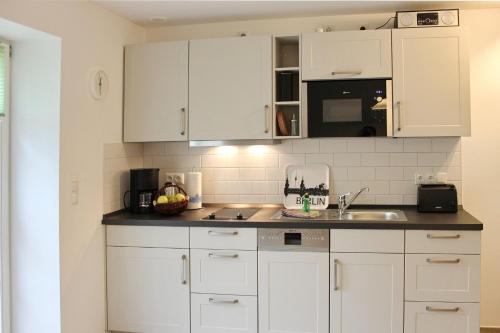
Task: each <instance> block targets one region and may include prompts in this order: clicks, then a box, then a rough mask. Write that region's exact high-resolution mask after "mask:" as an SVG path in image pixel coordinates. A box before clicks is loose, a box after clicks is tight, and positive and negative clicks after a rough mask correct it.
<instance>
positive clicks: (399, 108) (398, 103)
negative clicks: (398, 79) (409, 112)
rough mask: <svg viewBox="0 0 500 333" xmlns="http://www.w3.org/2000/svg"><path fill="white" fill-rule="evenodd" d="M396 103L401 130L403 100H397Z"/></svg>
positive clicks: (399, 128) (399, 130) (399, 129)
mask: <svg viewBox="0 0 500 333" xmlns="http://www.w3.org/2000/svg"><path fill="white" fill-rule="evenodd" d="M396 105H397V107H398V132H401V102H400V101H397V102H396Z"/></svg>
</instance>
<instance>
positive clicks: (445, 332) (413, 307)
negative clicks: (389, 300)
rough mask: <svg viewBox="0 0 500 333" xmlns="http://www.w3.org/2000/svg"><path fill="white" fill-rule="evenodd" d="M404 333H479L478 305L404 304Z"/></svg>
mask: <svg viewBox="0 0 500 333" xmlns="http://www.w3.org/2000/svg"><path fill="white" fill-rule="evenodd" d="M404 332H405V333H479V304H478V303H429V302H406V303H405V328H404Z"/></svg>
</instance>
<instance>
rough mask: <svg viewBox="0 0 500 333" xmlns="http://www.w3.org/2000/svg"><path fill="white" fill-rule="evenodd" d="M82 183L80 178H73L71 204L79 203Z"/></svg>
mask: <svg viewBox="0 0 500 333" xmlns="http://www.w3.org/2000/svg"><path fill="white" fill-rule="evenodd" d="M79 187H80V184H79V182H78V180H73V181H72V182H71V204H72V205H78V199H79V195H80V189H79Z"/></svg>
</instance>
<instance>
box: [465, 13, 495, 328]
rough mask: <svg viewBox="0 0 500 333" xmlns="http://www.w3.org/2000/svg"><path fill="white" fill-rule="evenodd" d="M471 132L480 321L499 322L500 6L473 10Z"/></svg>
mask: <svg viewBox="0 0 500 333" xmlns="http://www.w3.org/2000/svg"><path fill="white" fill-rule="evenodd" d="M461 22H462V23H463V24H464V25H466V26H468V27H469V29H470V31H471V40H470V50H471V51H470V55H471V57H470V59H471V66H470V68H471V102H472V136H471V137H470V138H464V139H463V140H462V143H463V157H462V163H463V186H464V194H463V200H464V205H465V208H466V209H467V210H468V211H469V212H470V213H472V214H473V215H474V216H476V217H477V218H479V219H480V220H481V221H482V222H483V223H484V232H483V234H482V245H483V247H482V286H481V287H482V289H481V290H482V297H481V311H482V313H481V323H482V325H484V326H497V327H500V284H499V281H500V242H499V240H500V210H499V209H498V205H499V198H500V195H499V190H500V177H499V176H500V10H498V9H497V10H471V11H465V12H463V13H462V17H461Z"/></svg>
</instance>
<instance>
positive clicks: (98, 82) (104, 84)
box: [89, 70, 109, 100]
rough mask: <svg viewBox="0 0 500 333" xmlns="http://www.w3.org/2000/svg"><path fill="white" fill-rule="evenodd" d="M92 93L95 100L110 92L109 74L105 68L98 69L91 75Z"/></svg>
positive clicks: (90, 87)
mask: <svg viewBox="0 0 500 333" xmlns="http://www.w3.org/2000/svg"><path fill="white" fill-rule="evenodd" d="M89 89H90V95H91V96H92V97H93V98H94V99H95V100H102V99H104V98H105V97H106V96H107V94H108V89H109V80H108V75H107V74H106V72H104V71H103V70H96V71H94V72H92V74H91V75H90V86H89Z"/></svg>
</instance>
